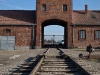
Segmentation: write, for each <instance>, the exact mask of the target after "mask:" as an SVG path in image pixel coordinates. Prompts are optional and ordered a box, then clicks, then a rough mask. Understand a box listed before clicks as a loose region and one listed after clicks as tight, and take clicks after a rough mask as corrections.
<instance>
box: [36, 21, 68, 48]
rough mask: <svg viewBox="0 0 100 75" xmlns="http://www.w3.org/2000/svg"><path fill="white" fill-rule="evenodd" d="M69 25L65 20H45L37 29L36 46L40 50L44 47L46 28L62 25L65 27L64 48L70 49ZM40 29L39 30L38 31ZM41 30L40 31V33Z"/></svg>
mask: <svg viewBox="0 0 100 75" xmlns="http://www.w3.org/2000/svg"><path fill="white" fill-rule="evenodd" d="M67 24H68V23H67V22H66V21H64V20H60V19H48V20H45V21H43V22H42V23H41V25H39V26H38V27H37V34H38V35H37V37H39V38H37V37H36V46H37V47H39V48H42V47H43V42H44V27H45V26H48V25H60V26H63V27H64V43H65V44H64V47H65V48H68V37H67V36H68V25H67ZM38 28H39V29H38ZM39 30H40V31H39Z"/></svg>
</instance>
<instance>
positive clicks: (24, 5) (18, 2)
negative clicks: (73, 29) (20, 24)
mask: <svg viewBox="0 0 100 75" xmlns="http://www.w3.org/2000/svg"><path fill="white" fill-rule="evenodd" d="M62 1H63V0H62ZM86 4H87V5H88V9H89V10H100V0H73V10H84V5H86ZM0 10H36V0H0ZM45 34H51V35H56V34H57V35H63V27H58V26H50V27H47V28H45Z"/></svg>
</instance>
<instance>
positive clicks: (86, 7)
mask: <svg viewBox="0 0 100 75" xmlns="http://www.w3.org/2000/svg"><path fill="white" fill-rule="evenodd" d="M87 13H88V5H85V14H87Z"/></svg>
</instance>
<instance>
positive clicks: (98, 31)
mask: <svg viewBox="0 0 100 75" xmlns="http://www.w3.org/2000/svg"><path fill="white" fill-rule="evenodd" d="M95 35H96V36H95V38H96V39H100V30H96V32H95Z"/></svg>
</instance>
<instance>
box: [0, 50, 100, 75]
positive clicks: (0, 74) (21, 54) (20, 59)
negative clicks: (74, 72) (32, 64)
mask: <svg viewBox="0 0 100 75" xmlns="http://www.w3.org/2000/svg"><path fill="white" fill-rule="evenodd" d="M44 51H45V49H34V50H14V51H2V50H0V75H10V74H11V73H12V71H13V70H16V68H19V67H18V66H19V65H21V64H23V63H25V62H28V61H30V60H34V58H35V56H36V55H38V54H42V53H43V52H44ZM63 51H64V52H66V54H68V55H69V56H71V57H72V58H73V59H74V60H75V61H76V62H78V63H79V64H80V65H82V67H83V68H85V69H86V70H87V71H88V72H90V73H91V75H97V74H98V75H100V62H94V61H90V60H87V59H79V57H78V55H79V54H80V53H82V54H83V55H84V56H87V55H88V53H87V52H86V51H85V50H71V49H63ZM49 53H50V56H53V55H55V54H56V53H57V51H54V50H53V49H51V51H50V52H48V54H49ZM51 53H52V54H51ZM93 54H94V55H98V54H99V55H100V51H98V52H94V53H93Z"/></svg>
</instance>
